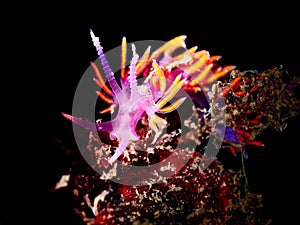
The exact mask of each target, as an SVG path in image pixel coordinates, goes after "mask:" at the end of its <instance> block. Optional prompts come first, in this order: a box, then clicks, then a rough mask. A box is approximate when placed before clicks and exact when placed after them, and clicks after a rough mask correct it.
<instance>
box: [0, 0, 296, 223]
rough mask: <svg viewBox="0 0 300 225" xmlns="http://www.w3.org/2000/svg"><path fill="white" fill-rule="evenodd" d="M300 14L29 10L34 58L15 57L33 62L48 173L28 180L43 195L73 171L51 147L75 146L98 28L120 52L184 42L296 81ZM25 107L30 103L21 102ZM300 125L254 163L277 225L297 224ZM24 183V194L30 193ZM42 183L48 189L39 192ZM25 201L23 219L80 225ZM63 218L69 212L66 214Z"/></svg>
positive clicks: (275, 9) (269, 135) (254, 9)
mask: <svg viewBox="0 0 300 225" xmlns="http://www.w3.org/2000/svg"><path fill="white" fill-rule="evenodd" d="M296 9H297V8H296V7H295V6H293V5H291V4H287V3H286V4H282V3H280V4H274V3H272V4H269V5H268V4H267V5H265V6H262V5H261V4H256V5H254V4H250V3H244V2H243V3H240V5H239V4H231V5H230V4H224V3H223V4H219V3H213V4H211V5H210V4H207V5H204V4H201V3H199V4H197V5H196V4H191V3H187V2H179V3H172V4H171V5H169V6H166V7H163V6H161V5H160V4H155V3H153V2H145V3H139V4H133V3H129V2H126V3H124V2H123V3H118V2H116V3H114V4H107V3H103V4H102V3H100V4H97V5H92V4H91V5H88V4H85V5H83V6H82V7H81V6H79V7H78V5H76V7H75V6H74V5H72V4H70V5H68V6H60V5H56V6H47V5H45V6H42V7H40V9H39V10H34V12H33V13H32V15H31V16H30V12H27V13H26V16H24V17H19V19H18V20H17V22H14V23H15V26H14V31H16V32H17V33H18V37H20V39H21V40H20V44H19V45H20V46H22V44H21V43H27V44H28V46H26V49H25V51H26V54H24V52H23V51H21V49H22V48H19V47H18V48H17V49H18V51H14V53H13V54H14V58H11V59H12V60H14V62H17V63H18V62H20V61H23V59H24V60H26V58H27V57H29V58H30V60H29V61H30V63H29V64H30V67H29V69H30V70H29V71H28V73H26V79H25V80H26V81H27V83H28V85H27V86H26V91H27V92H28V93H29V96H28V97H27V96H26V99H31V100H34V101H33V107H32V108H34V110H32V111H33V112H34V113H31V117H30V118H32V119H30V121H31V122H32V121H33V120H35V121H38V122H37V127H36V129H35V131H34V132H30V136H31V137H30V138H29V137H28V138H25V140H26V142H29V145H30V146H32V147H33V146H35V147H37V150H38V154H35V157H37V158H38V159H37V161H39V163H38V164H39V165H38V167H34V172H37V171H38V173H39V174H40V175H39V178H37V177H36V176H35V175H33V174H34V173H32V174H31V176H34V177H31V179H30V178H29V177H28V180H29V179H30V180H33V181H38V182H37V184H35V185H32V183H31V186H33V187H32V189H33V190H36V191H37V192H36V194H37V193H40V191H42V192H45V193H46V192H47V190H48V188H49V187H50V186H51V185H53V183H54V182H55V179H57V177H55V176H57V174H60V173H63V172H65V171H64V170H65V168H66V167H67V164H68V163H69V162H67V161H65V158H64V157H62V155H60V153H58V152H59V150H57V149H54V148H52V147H53V146H52V145H51V142H52V140H53V138H56V137H58V138H61V139H63V140H64V139H65V140H67V141H68V142H69V141H70V139H72V138H73V136H72V133H70V132H71V129H70V123H69V122H68V121H65V120H64V119H63V118H62V116H61V112H69V113H70V112H71V108H72V100H73V96H74V91H75V89H76V85H77V83H78V81H79V80H80V78H81V76H82V75H83V73H84V72H85V70H86V69H87V68H88V66H89V63H90V61H94V60H95V59H96V57H97V55H96V52H95V49H94V46H93V45H92V42H91V39H90V36H89V29H90V28H92V29H93V30H94V33H95V34H96V36H99V37H100V41H101V44H102V45H103V47H104V51H109V50H110V49H112V48H114V47H116V46H119V45H120V44H121V39H122V37H123V36H126V38H127V41H128V42H131V41H139V40H163V41H168V40H170V39H171V38H173V37H176V36H178V35H182V34H185V35H187V39H186V44H187V47H192V46H195V45H197V46H198V49H205V50H208V51H209V52H210V53H211V55H222V57H223V58H222V60H223V61H224V63H225V64H227V65H236V66H237V69H240V70H247V69H252V70H256V69H257V70H266V69H270V68H273V67H278V66H280V65H283V66H284V68H285V69H286V70H287V71H289V72H290V73H291V74H294V75H299V73H300V70H299V67H298V65H299V63H298V54H299V34H298V33H297V32H298V29H299V24H298V23H299V13H298V12H297V10H296ZM25 18H26V20H25ZM27 18H29V19H28V20H27ZM23 19H24V20H23ZM22 40H23V41H22ZM20 53H22V54H20ZM21 56H22V57H21ZM20 63H21V62H20ZM20 76H21V75H20ZM23 85H25V84H24V83H23ZM21 96H22V95H21ZM24 98H25V96H24ZM19 101H20V102H22V98H20V100H19ZM299 125H300V123H299V118H292V119H291V120H290V123H289V125H288V127H287V129H286V130H285V131H283V132H281V133H279V132H277V131H274V130H266V131H265V132H264V133H263V134H262V136H261V140H263V141H264V143H265V144H266V147H265V148H263V149H259V150H257V149H254V150H253V152H252V153H251V152H250V153H249V159H247V161H246V163H247V166H248V170H249V182H250V183H251V184H252V190H253V191H254V192H258V193H262V194H263V195H264V198H265V207H266V209H267V213H268V214H269V215H270V216H271V217H272V218H273V220H274V224H283V222H280V221H284V220H288V221H292V220H293V219H294V218H297V211H295V208H294V206H293V205H294V204H296V205H297V204H299V194H298V191H297V184H296V183H297V182H298V178H299V175H298V171H299V170H298V161H299V158H298V157H297V156H298V151H299V147H298V140H297V139H298V138H299V134H298V132H299V131H298V129H299V127H300V126H299ZM23 133H26V132H25V131H23ZM23 133H22V134H23ZM24 135H25V134H24ZM40 136H41V139H42V140H45V141H46V143H45V144H44V145H42V146H41V145H40V144H38V141H36V139H40V138H38V137H40ZM29 150H30V148H29ZM34 153H36V152H35V151H34ZM28 154H29V153H28ZM40 164H41V165H40ZM54 175H55V176H54ZM25 179H26V178H25ZM39 180H41V181H39ZM43 181H45V183H44V182H43ZM22 184H23V183H20V184H19V185H18V186H17V190H18V189H19V190H20V191H21V190H22V188H21V187H22ZM40 184H43V185H42V186H41V187H40ZM25 186H27V188H28V185H25ZM29 186H30V185H29ZM37 187H39V188H37ZM8 189H9V188H8ZM28 189H30V187H29V188H28ZM15 194H16V192H15ZM34 194H35V192H34V193H33V194H30V198H29V199H31V198H32V199H34V198H35V196H34ZM37 195H38V194H37ZM26 199H27V198H26ZM62 202H64V203H65V204H66V205H67V207H69V205H68V203H66V199H64V196H61V199H58V200H57V204H60V203H62ZM26 203H28V205H30V206H26V204H25V205H22V207H21V209H20V208H19V207H18V208H19V210H21V211H22V209H23V210H25V209H28V208H30V209H31V210H29V211H30V212H28V213H27V214H26V216H24V217H23V219H24V221H25V220H27V219H29V220H30V221H31V222H32V223H34V222H37V221H42V222H41V223H39V222H38V223H37V224H45V223H47V218H50V217H51V218H53V217H54V218H55V217H64V219H66V218H67V219H66V221H69V222H70V223H67V222H66V223H64V224H72V223H71V222H72V221H73V219H74V218H73V217H72V215H69V214H68V212H69V211H68V210H66V212H62V213H61V214H60V213H58V214H56V213H57V211H56V210H53V208H55V207H57V206H56V205H55V204H52V205H51V204H49V202H48V201H47V199H46V198H45V201H44V200H43V198H39V199H38V203H36V204H30V203H31V202H30V201H26ZM9 204H10V206H9V207H8V211H10V212H11V208H12V207H11V206H12V205H13V204H12V202H11V201H10V203H9ZM62 210H65V209H64V208H63V207H62ZM26 211H27V210H26ZM12 214H13V215H15V214H14V213H12ZM7 215H8V214H7ZM9 215H10V214H9ZM3 218H5V219H3V221H4V222H3V224H4V225H5V224H9V223H8V222H7V221H14V220H17V219H20V218H14V217H9V216H7V217H5V216H4V217H3ZM8 218H10V219H8ZM37 218H42V219H41V220H40V219H37ZM59 220H60V219H59V218H57V221H59ZM62 220H63V219H62ZM5 221H6V222H7V223H5ZM0 224H1V220H0ZM11 224H14V223H11ZM57 224H59V223H58V222H57Z"/></svg>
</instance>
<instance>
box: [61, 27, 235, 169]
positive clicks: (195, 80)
mask: <svg viewBox="0 0 300 225" xmlns="http://www.w3.org/2000/svg"><path fill="white" fill-rule="evenodd" d="M90 35H91V38H92V41H93V44H94V46H95V48H96V50H97V54H98V57H99V59H100V61H101V64H102V68H103V71H104V73H105V76H106V79H107V81H108V84H109V86H110V88H109V87H108V85H107V84H106V82H104V79H103V78H102V75H101V74H100V71H99V69H98V68H97V66H96V64H95V63H91V66H92V68H93V69H94V71H95V74H96V76H97V78H94V81H95V82H96V84H97V85H98V86H99V87H100V91H97V95H98V96H99V98H100V99H101V100H103V101H104V102H105V103H107V104H109V105H110V106H109V107H108V108H106V109H104V110H103V111H102V112H101V113H109V112H110V113H112V112H114V110H115V109H116V108H118V112H117V115H116V117H115V118H114V119H112V120H111V121H103V122H101V121H100V122H99V121H96V122H93V121H90V122H89V121H85V120H82V119H81V118H78V117H74V116H72V115H69V114H66V113H62V114H63V116H64V117H66V118H67V119H69V120H71V121H72V122H73V123H76V124H78V125H80V126H82V127H84V128H86V129H89V130H95V131H108V132H109V134H110V139H111V140H117V141H118V147H117V149H116V150H115V153H114V154H113V156H112V157H111V158H110V160H109V162H110V163H114V162H115V161H116V160H117V159H118V158H119V157H120V156H121V155H122V154H123V153H124V151H125V150H126V148H127V146H128V145H129V143H130V142H131V141H137V140H139V139H140V136H139V135H138V134H137V132H136V126H137V123H138V122H139V121H140V120H141V119H142V118H143V117H145V115H146V116H147V119H148V125H149V127H150V128H151V130H152V131H154V133H155V136H154V138H153V142H155V140H156V139H157V137H158V136H159V135H160V134H161V132H162V130H163V129H164V128H165V127H166V126H167V121H166V119H164V118H162V117H161V116H159V115H158V114H160V115H161V114H167V113H170V112H172V111H174V110H176V109H178V107H180V106H181V105H182V103H183V102H184V101H185V99H186V97H182V96H180V97H178V96H176V94H177V93H178V92H179V90H180V89H185V90H186V91H193V92H199V91H201V89H203V88H205V86H206V85H207V84H210V83H212V82H214V81H216V80H217V79H218V78H220V77H222V76H224V75H226V74H227V73H228V72H230V71H232V70H233V69H234V68H235V67H234V66H226V67H221V66H216V65H217V64H216V61H217V60H218V59H219V58H220V56H210V55H209V52H208V51H205V50H202V51H198V52H197V51H196V50H197V47H193V48H190V49H186V45H185V39H186V36H185V35H181V36H178V37H176V38H174V39H172V40H170V41H168V42H166V43H165V44H164V45H162V46H161V47H160V48H158V49H157V50H156V51H154V52H153V53H152V54H150V47H151V46H149V47H148V48H147V49H146V51H145V52H144V54H143V55H142V56H141V57H139V55H138V54H137V52H136V47H135V45H134V44H132V46H131V47H132V59H131V61H130V66H129V68H127V67H126V54H127V42H126V38H125V37H124V38H123V39H122V53H121V68H120V84H121V85H119V83H118V82H117V80H116V76H115V74H114V73H113V72H112V69H111V67H110V65H109V62H108V61H107V59H106V56H105V54H104V52H103V48H102V46H101V44H100V41H99V38H98V37H96V36H95V35H94V33H93V31H92V30H90ZM179 48H184V49H185V51H184V52H183V53H180V54H178V55H176V56H173V53H174V52H175V51H176V50H177V49H179ZM159 58H161V59H159ZM138 76H142V77H144V78H145V79H144V81H143V82H142V84H138V82H137V77H138ZM168 80H171V81H172V82H171V84H170V82H167V81H168ZM175 97H176V99H175V100H174V102H173V103H170V100H171V99H173V98H175ZM167 103H168V104H167Z"/></svg>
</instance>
